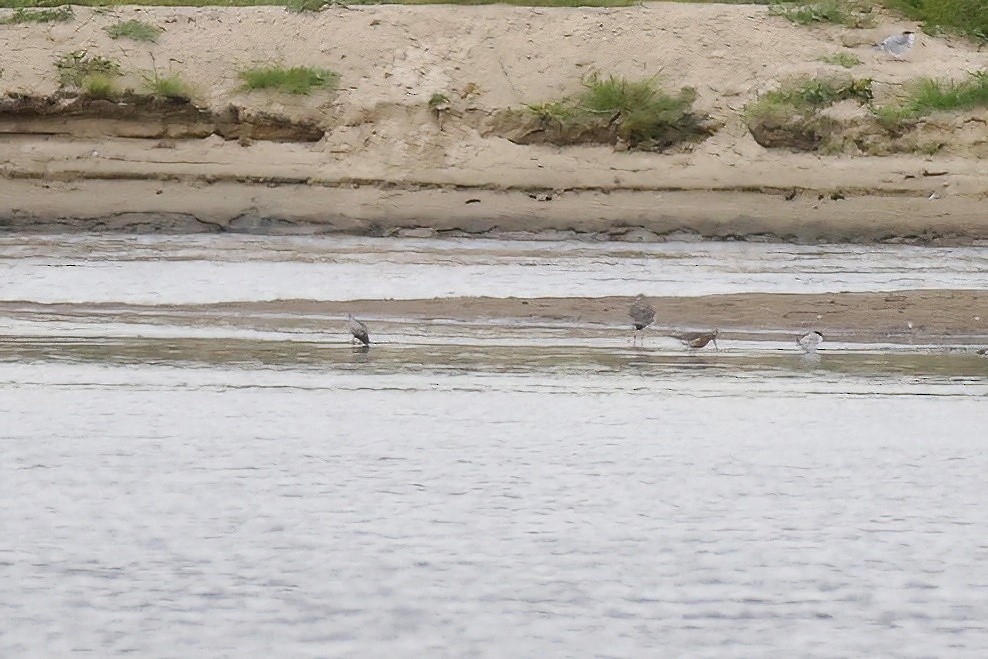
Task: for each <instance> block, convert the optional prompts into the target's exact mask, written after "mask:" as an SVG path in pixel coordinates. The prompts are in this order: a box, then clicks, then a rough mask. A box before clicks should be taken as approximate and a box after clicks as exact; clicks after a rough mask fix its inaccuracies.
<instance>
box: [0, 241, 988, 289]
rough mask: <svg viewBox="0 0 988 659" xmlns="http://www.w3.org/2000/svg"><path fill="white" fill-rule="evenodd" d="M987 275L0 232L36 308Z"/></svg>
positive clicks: (874, 255) (968, 283)
mask: <svg viewBox="0 0 988 659" xmlns="http://www.w3.org/2000/svg"><path fill="white" fill-rule="evenodd" d="M986 273H988V248H943V249H938V248H921V247H889V246H794V245H777V244H757V243H755V244H752V243H661V244H648V245H631V244H622V243H579V242H558V243H552V242H523V241H496V240H472V241H471V240H411V239H404V240H395V239H374V238H332V239H329V238H287V237H277V238H271V237H262V236H191V237H190V236H178V237H160V236H152V237H139V236H123V237H120V236H116V237H114V236H110V237H107V236H69V237H65V236H57V237H50V238H45V237H40V236H26V237H25V236H13V237H9V236H8V237H3V236H0V281H2V282H3V283H2V285H0V295H2V298H0V299H2V300H35V301H38V302H128V303H141V304H180V303H197V302H198V303H204V302H219V301H231V300H236V301H248V300H278V299H294V298H304V299H314V300H353V299H375V298H393V299H418V298H431V297H452V296H491V297H508V296H516V297H573V296H589V297H597V296H605V295H633V294H635V293H639V292H641V293H645V294H647V295H704V294H712V293H737V292H749V291H761V292H794V293H815V292H833V291H869V290H901V289H910V288H976V289H982V288H984V287H985V280H986ZM398 280H400V281H401V286H395V281H398Z"/></svg>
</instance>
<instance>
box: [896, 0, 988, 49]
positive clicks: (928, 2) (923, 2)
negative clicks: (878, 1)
mask: <svg viewBox="0 0 988 659" xmlns="http://www.w3.org/2000/svg"><path fill="white" fill-rule="evenodd" d="M882 4H884V5H885V6H886V7H888V8H889V9H896V10H898V11H901V12H902V13H904V14H905V15H906V16H908V17H909V18H912V19H914V20H917V21H920V22H922V23H923V29H924V30H926V31H927V32H934V33H936V32H938V31H952V32H960V33H961V34H966V35H967V36H970V37H974V38H975V39H979V40H981V41H988V2H985V0H882Z"/></svg>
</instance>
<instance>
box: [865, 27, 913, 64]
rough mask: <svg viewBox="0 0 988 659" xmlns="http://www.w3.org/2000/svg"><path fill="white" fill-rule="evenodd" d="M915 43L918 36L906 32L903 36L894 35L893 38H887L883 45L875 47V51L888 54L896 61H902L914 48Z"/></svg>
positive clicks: (878, 44)
mask: <svg viewBox="0 0 988 659" xmlns="http://www.w3.org/2000/svg"><path fill="white" fill-rule="evenodd" d="M914 43H916V34H915V33H914V32H910V31H909V30H905V31H904V32H902V33H901V34H893V35H892V36H891V37H886V38H885V39H883V40H882V42H881V43H877V44H875V45H874V46H873V47H874V49H875V50H881V51H882V52H885V53H888V54H889V55H891V56H892V57H894V58H895V59H902V56H903V55H905V54H906V52H907V51H908V50H909V49H910V48H912V47H913V44H914Z"/></svg>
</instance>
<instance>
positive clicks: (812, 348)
mask: <svg viewBox="0 0 988 659" xmlns="http://www.w3.org/2000/svg"><path fill="white" fill-rule="evenodd" d="M821 343H823V334H822V333H821V332H818V331H816V330H813V331H812V332H807V333H806V334H804V335H803V336H801V337H799V338H798V339H796V344H797V345H798V346H799V347H800V348H802V349H803V352H805V353H806V354H807V355H812V354H814V353H815V352H816V349H817V348H818V347H820V344H821Z"/></svg>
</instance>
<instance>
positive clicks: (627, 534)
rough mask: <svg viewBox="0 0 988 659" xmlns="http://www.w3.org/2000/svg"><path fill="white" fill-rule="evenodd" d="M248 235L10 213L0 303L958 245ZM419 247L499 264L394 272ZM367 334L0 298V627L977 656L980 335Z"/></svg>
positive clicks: (194, 644) (63, 636) (516, 282)
mask: <svg viewBox="0 0 988 659" xmlns="http://www.w3.org/2000/svg"><path fill="white" fill-rule="evenodd" d="M262 243H264V239H243V240H240V239H235V240H232V241H221V242H219V243H217V245H216V249H217V252H216V256H215V258H214V257H213V256H211V252H210V245H209V242H208V239H203V238H194V239H186V238H181V239H179V238H168V239H150V238H141V239H134V238H127V239H105V238H100V239H96V238H84V239H76V238H73V239H71V240H65V241H63V240H61V239H52V238H45V237H33V238H24V237H21V238H17V239H10V238H5V239H3V241H2V245H3V247H2V249H0V262H2V265H0V268H2V269H4V273H3V278H2V283H0V301H11V300H20V301H24V302H25V303H37V302H45V301H77V302H82V303H90V302H97V301H109V302H121V303H129V302H135V301H145V302H147V301H148V300H162V299H167V300H170V301H183V302H187V301H196V300H198V301H206V300H220V301H226V300H231V299H234V300H235V299H248V300H252V299H269V297H273V298H278V297H293V298H298V297H303V298H304V297H312V298H313V299H348V297H349V296H353V297H380V296H384V295H385V294H384V293H381V292H380V291H381V290H382V288H381V287H390V289H389V290H390V291H391V292H393V293H394V294H393V295H389V296H390V297H415V296H417V295H418V294H420V293H415V295H413V293H412V292H407V293H406V292H405V291H406V287H407V288H408V289H410V290H411V291H419V290H432V291H433V293H432V294H436V295H442V294H452V293H446V292H443V291H441V290H440V288H439V287H440V286H441V285H446V286H447V288H449V290H454V289H457V287H465V289H469V292H470V293H471V294H478V293H481V292H487V293H488V294H490V293H491V291H493V290H507V291H514V292H513V293H507V294H515V295H527V294H537V295H549V294H559V295H565V294H587V293H586V292H584V291H582V290H581V291H580V292H579V293H574V292H572V288H573V286H574V284H573V282H572V281H571V282H570V285H569V288H567V287H566V281H565V276H564V275H565V272H566V269H567V268H568V267H569V265H567V263H570V264H575V265H574V267H577V268H583V269H584V270H583V271H585V272H587V273H591V275H593V276H597V275H598V274H599V275H600V277H599V279H595V280H593V281H592V282H591V283H589V284H587V285H588V286H591V287H597V288H594V289H593V290H595V291H603V292H614V291H611V290H610V289H608V287H611V286H614V287H615V289H616V288H617V285H616V284H614V283H611V282H612V279H611V277H614V278H619V279H615V280H614V281H617V282H619V283H620V282H621V281H622V280H621V279H620V278H623V286H625V287H626V286H627V284H628V282H629V281H631V282H637V281H639V280H637V279H636V277H637V276H638V275H636V274H634V271H633V270H632V274H628V272H627V271H626V269H625V266H628V267H632V268H633V267H634V266H633V265H630V266H629V264H634V263H639V264H640V267H642V268H645V269H646V270H647V271H648V272H650V273H652V274H651V275H649V277H651V279H647V281H651V282H652V283H651V284H647V285H654V286H656V288H661V289H662V290H666V289H664V288H662V287H665V286H671V284H669V283H662V282H676V281H677V277H679V278H682V274H681V272H682V269H689V268H691V267H697V268H706V269H707V270H706V271H705V272H707V273H708V274H709V275H710V279H711V280H712V281H713V282H714V284H712V285H716V286H721V287H722V288H719V289H718V290H728V288H727V287H728V286H739V285H740V284H737V281H738V280H737V279H735V275H731V276H728V275H727V274H724V275H723V276H722V277H720V278H719V279H718V277H717V276H715V274H713V273H716V272H723V273H726V272H734V273H737V272H740V271H742V270H745V269H747V270H750V272H748V273H747V274H745V275H744V276H745V277H748V276H749V275H750V277H751V279H750V282H751V283H750V286H751V287H755V288H757V287H758V286H761V285H762V283H763V282H774V283H770V284H765V285H766V286H769V285H770V286H772V287H773V288H770V289H769V290H785V289H786V288H787V287H789V286H792V285H793V284H792V283H791V279H792V278H793V277H795V276H797V275H796V270H798V268H797V267H796V266H794V265H793V264H792V263H791V260H792V259H796V260H800V259H802V260H803V263H804V265H806V267H807V268H808V269H810V270H812V268H810V266H809V265H808V264H811V263H813V262H817V263H819V264H820V267H819V268H818V269H817V270H816V271H814V273H811V274H809V275H807V277H809V278H816V279H814V281H818V282H822V283H820V284H819V285H820V286H822V287H824V288H826V287H828V286H838V287H844V286H846V285H849V284H848V282H853V281H857V282H859V283H860V285H861V286H864V287H865V288H864V290H867V286H869V285H870V284H867V282H868V281H872V282H877V283H874V285H875V286H876V287H879V288H887V286H885V284H883V283H882V282H885V283H888V282H889V281H893V280H897V278H900V277H903V278H907V277H914V278H915V277H919V278H923V280H924V281H927V282H930V285H933V282H940V285H944V284H943V282H944V281H948V280H949V281H955V282H962V281H969V282H971V285H972V286H973V285H974V284H973V282H974V281H975V275H977V274H978V273H979V272H980V273H982V274H983V272H984V254H983V253H982V252H978V251H977V250H959V251H958V255H957V256H956V258H944V256H945V255H943V254H941V255H940V256H935V255H934V252H929V253H927V252H918V253H914V252H912V251H910V250H892V251H891V252H889V253H884V252H882V250H877V251H876V252H875V253H868V252H867V250H865V251H862V250H859V249H857V248H854V249H850V250H848V251H847V253H846V254H844V255H842V253H841V250H839V249H837V248H831V249H830V250H829V251H828V250H826V249H821V248H817V250H818V251H813V249H811V248H806V249H805V250H804V249H803V248H798V249H797V248H791V247H786V248H783V247H780V246H748V247H735V246H732V245H727V246H724V245H721V246H716V245H680V246H661V247H648V248H641V247H618V248H615V247H614V246H599V251H595V250H598V247H595V246H592V245H591V246H587V245H583V246H580V245H577V246H575V247H574V246H572V245H558V246H557V245H552V244H549V245H534V244H527V243H521V244H511V243H495V244H494V245H493V247H492V246H491V245H481V244H479V243H462V244H461V243H456V244H455V245H456V248H455V249H454V247H453V246H451V245H450V244H445V243H441V242H431V243H427V242H412V243H407V242H400V241H399V242H395V241H380V242H374V241H371V242H366V243H365V242H363V241H357V240H353V241H343V243H341V244H339V245H336V246H335V247H334V246H333V244H332V243H330V242H325V241H305V240H301V239H277V240H273V241H272V242H271V244H270V245H268V247H270V248H271V249H274V250H275V251H276V252H278V254H277V255H268V254H266V252H265V249H267V248H265V247H264V246H263V244H262ZM297 245H301V247H297ZM461 247H462V248H461ZM90 249H93V250H95V251H94V252H93V253H92V254H90V253H89V252H88V251H87V250H90ZM296 249H297V255H296V256H293V254H295V252H294V251H293V250H296ZM368 250H372V251H374V253H375V254H383V255H384V256H382V257H381V258H380V259H377V258H371V257H370V256H368V255H367V252H368ZM581 250H583V251H581ZM732 250H735V251H732ZM759 250H762V251H761V252H759ZM786 250H790V252H791V254H790V256H789V257H787V258H786V259H781V258H778V257H777V254H778V253H781V252H785V251H786ZM947 251H948V252H950V250H947ZM481 252H483V253H484V254H486V256H483V257H480V256H477V255H478V254H480V253H481ZM556 252H559V254H556ZM653 252H654V254H653ZM492 253H493V254H494V255H493V256H492V255H491V254H492ZM645 253H649V254H652V256H649V257H648V258H645V257H643V256H642V254H645ZM319 254H321V256H320V255H319ZM704 254H706V256H704ZM746 254H749V255H751V256H750V258H751V260H750V262H749V261H745V259H747V258H748V256H745V255H746ZM772 254H776V256H772ZM691 255H692V256H691ZM793 255H795V256H793ZM162 256H164V257H167V258H165V259H164V260H158V259H159V257H162ZM946 256H950V254H946ZM446 259H448V260H449V261H450V263H459V262H461V261H466V262H468V263H469V262H473V263H475V266H470V267H483V268H487V269H488V272H489V273H493V274H488V275H486V276H485V277H478V278H475V279H470V278H469V277H464V280H463V281H446V282H444V281H443V280H444V279H450V277H449V276H448V275H443V276H439V275H438V274H436V273H435V272H434V273H433V274H432V275H422V276H423V278H424V281H422V282H416V281H410V280H409V279H407V278H404V277H405V276H406V275H407V273H414V272H428V271H429V268H433V267H434V268H437V270H436V272H439V271H442V269H443V268H451V267H452V266H451V265H449V264H446V262H445V260H446ZM566 259H572V261H570V262H567V261H566ZM883 259H884V260H883ZM914 259H920V260H922V259H927V261H923V262H924V263H926V267H925V268H920V267H919V266H918V265H916V263H918V262H919V261H915V260H914ZM481 261H483V264H481V265H476V264H477V263H479V262H481ZM653 261H661V262H662V263H661V264H659V263H654V262H653ZM378 262H381V263H383V264H384V265H382V266H381V267H382V268H386V269H387V268H390V269H391V270H387V272H390V273H392V274H391V275H389V276H393V277H395V278H394V279H387V278H385V279H384V280H383V281H375V282H374V283H373V284H372V285H373V286H375V287H378V288H375V289H374V290H375V291H377V293H376V294H368V293H366V292H365V291H366V289H365V288H361V286H362V282H361V280H360V277H363V276H366V274H367V273H368V272H371V271H372V270H373V269H374V268H376V267H377V265H376V264H377V263H378ZM594 262H598V263H599V264H600V266H599V268H597V267H595V266H593V265H592V264H593V263H594ZM694 263H696V264H698V265H695V266H693V265H692V264H694ZM758 263H761V264H762V266H763V270H761V271H759V269H758V265H757V264H758ZM183 264H192V265H191V266H190V267H192V268H193V269H194V271H195V272H198V273H199V274H198V275H197V276H201V277H202V278H203V279H202V280H201V281H200V280H195V281H194V282H189V281H186V280H183V278H182V277H183V276H184V275H183V273H185V275H187V274H188V272H189V271H185V270H182V269H181V268H182V267H184V266H183ZM271 264H274V265H276V266H278V268H284V270H279V269H277V268H276V269H272V270H267V269H265V268H266V267H267V266H268V265H271ZM348 264H349V265H348ZM746 264H747V265H746ZM349 267H352V268H353V269H352V270H348V269H347V268H349ZM104 268H105V269H106V270H107V271H110V272H115V273H116V275H117V277H116V278H113V277H111V278H109V279H106V280H101V279H99V277H100V276H103V274H106V272H103V274H100V273H101V272H102V269H104ZM228 268H232V269H228ZM938 268H939V269H938ZM142 269H143V270H142ZM677 269H680V270H677ZM73 272H74V273H76V274H77V275H78V276H77V277H76V276H73V275H72V274H71V273H73ZM450 272H456V270H450ZM606 272H610V274H609V275H606V276H605V275H604V274H601V273H606ZM62 273H64V274H62ZM359 273H364V274H363V275H361V274H359ZM401 273H406V275H402V274H401ZM677 273H679V274H677ZM738 276H740V275H738ZM589 277H590V275H588V278H589ZM237 278H240V279H237ZM487 278H492V281H494V283H493V284H490V286H491V289H485V288H483V286H486V285H488V284H487V283H485V282H486V281H487ZM868 278H870V279H868ZM883 278H884V279H883ZM950 278H955V279H950ZM964 278H969V279H966V280H965V279H964ZM235 280H236V281H235ZM588 280H589V279H588ZM237 281H239V282H240V287H237V286H234V284H235V283H236V282H237ZM309 281H311V286H312V288H311V289H300V287H301V286H303V285H304V282H309ZM581 281H582V280H581ZM642 281H646V280H644V279H643V280H642ZM101 282H102V283H101ZM183 282H184V283H183ZM690 285H692V284H689V283H688V282H687V283H686V284H684V286H690ZM957 285H961V284H960V283H958V284H957ZM254 286H256V287H257V288H256V289H255V288H253V287H254ZM416 287H420V288H416ZM495 287H503V288H500V289H497V288H495ZM300 290H301V294H299V291H300ZM457 290H458V289H457ZM800 290H802V289H800ZM159 291H160V296H158V297H155V295H156V292H159ZM293 291H294V292H293ZM320 291H322V292H325V295H324V296H323V297H319V295H320V294H321V293H320ZM333 291H336V292H335V293H334V292H333ZM566 291H570V292H569V293H567V292H566ZM620 292H622V293H626V292H627V291H620ZM238 296H246V297H245V298H240V297H238ZM25 308H27V309H29V310H31V309H37V307H36V306H35V307H31V306H26V307H25ZM87 309H89V311H88V312H87V311H86V310H87ZM32 314H34V316H32ZM135 327H136V329H135ZM386 329H387V341H386V342H384V343H382V344H380V345H376V346H373V347H372V348H371V349H370V350H368V351H361V350H356V349H354V348H352V347H351V346H349V345H348V344H347V343H345V342H344V341H341V340H340V337H339V336H338V334H328V333H327V334H320V333H318V332H312V331H309V332H305V333H302V334H299V333H298V327H297V325H296V324H294V323H293V321H292V319H290V318H282V319H277V318H276V319H274V320H272V321H271V324H270V325H269V326H267V327H266V328H264V329H263V330H259V329H258V328H256V327H248V326H245V325H244V322H242V321H241V320H240V319H238V318H236V317H231V318H230V319H229V321H228V323H227V324H225V325H217V324H216V323H214V322H205V323H204V322H203V319H202V318H200V317H198V316H197V315H196V314H195V313H186V314H184V315H177V314H176V315H174V316H169V315H168V314H163V315H162V316H160V317H159V318H158V319H157V321H156V322H155V323H154V325H153V326H135V325H134V324H133V323H126V324H124V323H121V322H120V321H119V319H118V318H117V317H116V316H115V315H114V312H113V311H112V310H111V311H107V310H106V309H103V310H100V309H99V308H97V307H86V306H85V304H82V305H80V306H78V307H76V308H75V310H74V312H73V315H59V314H57V313H42V312H40V311H29V312H24V313H17V314H16V315H10V316H2V317H0V420H2V421H0V584H2V591H3V595H2V597H0V656H4V657H6V656H12V657H19V656H65V655H68V654H72V653H88V654H90V655H93V656H116V655H119V654H124V653H130V654H134V655H136V656H161V657H190V656H202V657H217V656H255V655H260V654H262V653H266V654H269V655H272V656H320V657H323V656H389V657H393V656H498V657H502V656H503V657H519V656H522V657H543V656H619V657H640V656H717V657H720V656H736V657H750V656H908V657H914V656H915V657H928V656H949V657H981V656H984V653H985V649H986V648H988V622H986V621H988V507H986V506H985V498H986V486H985V482H984V475H985V474H986V473H988V452H986V444H988V439H986V438H988V435H986V432H985V419H986V418H988V359H985V358H984V357H980V356H978V355H977V354H976V353H974V352H973V351H967V350H950V349H942V348H941V347H929V348H923V347H915V346H911V347H909V348H908V349H906V348H893V347H891V346H864V347H862V346H842V345H839V344H838V345H836V346H832V347H829V349H828V350H827V351H824V352H823V353H822V354H820V355H819V356H817V357H816V358H814V359H808V358H806V357H804V356H801V355H799V354H796V353H795V351H794V350H793V349H792V346H783V345H774V344H772V343H770V342H765V343H759V342H752V343H751V344H745V343H741V342H738V343H735V344H732V345H726V346H724V349H723V350H722V351H720V352H716V351H710V352H702V353H688V352H685V351H683V350H681V349H680V348H678V347H677V346H670V345H665V344H655V345H652V346H649V347H647V348H645V349H635V348H631V347H630V346H629V345H628V342H627V338H626V337H621V338H609V337H607V336H604V335H599V334H593V333H587V332H584V331H582V330H580V329H579V328H575V329H574V328H568V329H567V328H531V327H524V326H515V327H512V326H504V327H494V328H492V327H490V326H478V327H474V326H469V325H444V324H436V325H431V326H429V327H427V328H423V327H421V326H417V325H415V324H411V323H402V322H401V320H400V319H395V320H393V321H391V322H390V323H389V324H388V325H387V328H386Z"/></svg>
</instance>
